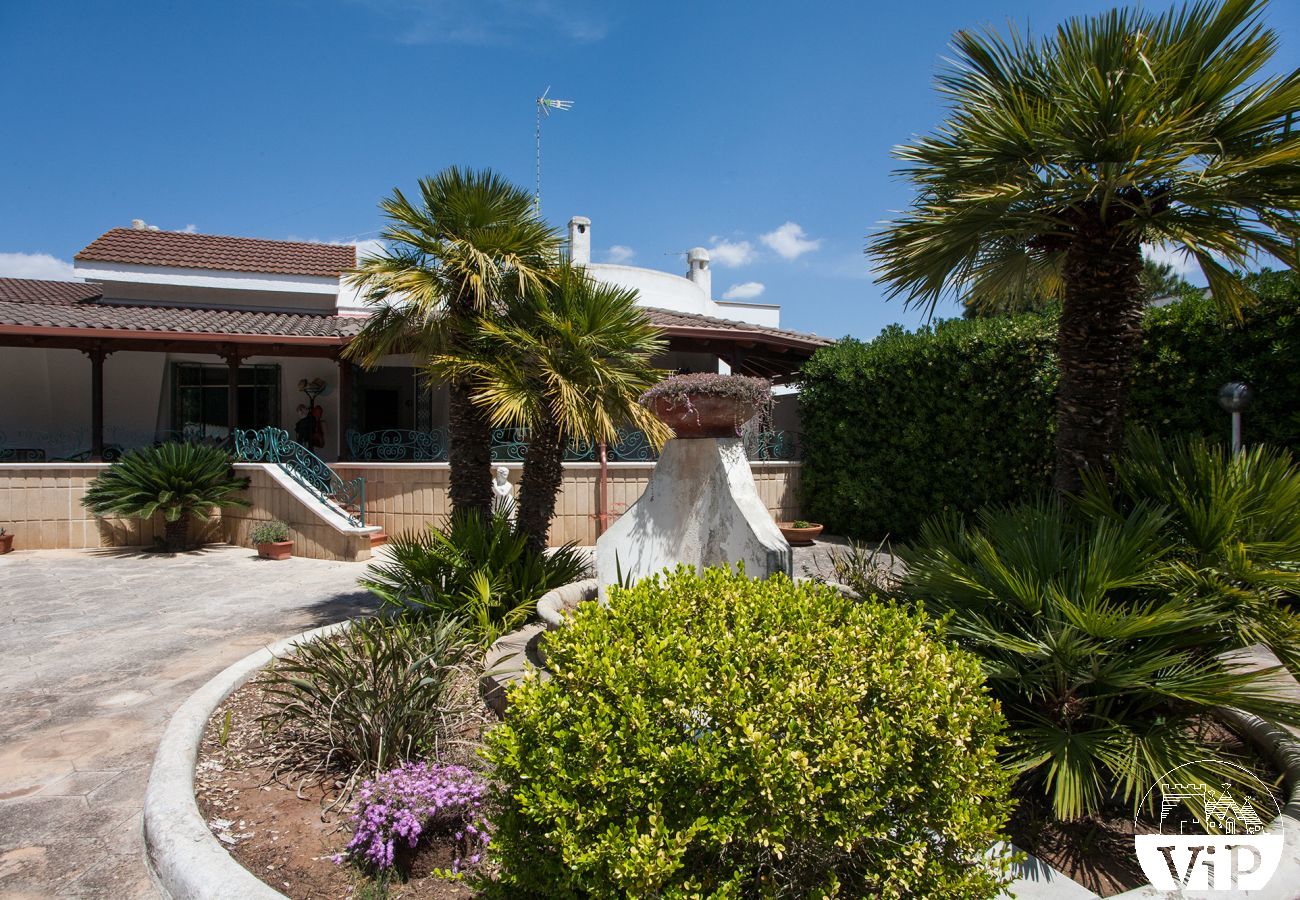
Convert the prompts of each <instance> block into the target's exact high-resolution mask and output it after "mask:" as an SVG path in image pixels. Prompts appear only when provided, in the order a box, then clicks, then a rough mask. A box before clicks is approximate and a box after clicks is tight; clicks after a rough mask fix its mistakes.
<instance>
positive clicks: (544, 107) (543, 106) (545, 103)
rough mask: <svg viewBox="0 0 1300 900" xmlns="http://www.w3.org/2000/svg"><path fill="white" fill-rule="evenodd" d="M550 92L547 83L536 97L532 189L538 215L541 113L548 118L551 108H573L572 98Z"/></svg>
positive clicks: (540, 166) (540, 181)
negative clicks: (534, 172)
mask: <svg viewBox="0 0 1300 900" xmlns="http://www.w3.org/2000/svg"><path fill="white" fill-rule="evenodd" d="M550 93H551V86H550V85H549V84H548V85H547V86H546V90H544V91H542V96H540V97H538V98H537V187H536V188H535V189H534V191H533V209H534V211H535V212H536V213H537V214H538V215H541V213H542V115H543V114H545V115H546V118H548V119H549V118H550V117H551V110H553V109H559V110H566V109H573V101H572V100H556V99H554V98H553V97H550V96H548V95H549V94H550Z"/></svg>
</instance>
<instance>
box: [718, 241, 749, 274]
mask: <svg viewBox="0 0 1300 900" xmlns="http://www.w3.org/2000/svg"><path fill="white" fill-rule="evenodd" d="M711 240H712V241H713V246H712V247H710V248H709V258H711V259H712V260H713V261H714V262H715V263H717V264H718V265H720V266H723V267H725V268H728V269H734V268H736V267H737V266H743V265H745V264H746V263H751V262H753V261H754V257H755V255H756V254H755V253H754V245H753V244H751V243H750V242H749V241H726V240H719V239H718V238H717V237H716V236H715V237H713V238H711Z"/></svg>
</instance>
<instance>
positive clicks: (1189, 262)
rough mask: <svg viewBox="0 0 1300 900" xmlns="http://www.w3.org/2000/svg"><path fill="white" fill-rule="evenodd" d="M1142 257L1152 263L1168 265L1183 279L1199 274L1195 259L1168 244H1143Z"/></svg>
mask: <svg viewBox="0 0 1300 900" xmlns="http://www.w3.org/2000/svg"><path fill="white" fill-rule="evenodd" d="M1142 255H1143V256H1145V257H1146V258H1147V259H1149V260H1151V261H1152V262H1157V263H1168V264H1169V265H1171V266H1173V267H1174V271H1175V272H1177V273H1178V274H1179V275H1180V276H1182V277H1183V278H1190V277H1192V276H1194V275H1200V274H1201V267H1200V266H1198V265H1197V264H1196V260H1195V259H1193V258H1192V257H1191V256H1189V255H1188V254H1186V253H1184V252H1183V251H1181V250H1176V249H1174V248H1173V247H1171V246H1169V245H1168V244H1143V245H1142Z"/></svg>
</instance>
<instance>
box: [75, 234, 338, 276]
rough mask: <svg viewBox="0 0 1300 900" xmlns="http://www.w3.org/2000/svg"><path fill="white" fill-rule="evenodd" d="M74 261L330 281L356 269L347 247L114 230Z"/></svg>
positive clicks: (97, 240)
mask: <svg viewBox="0 0 1300 900" xmlns="http://www.w3.org/2000/svg"><path fill="white" fill-rule="evenodd" d="M76 258H77V259H81V260H87V261H95V262H115V263H128V264H131V265H137V266H172V267H177V268H182V269H213V270H217V271H223V272H268V273H274V274H278V275H316V276H321V277H326V278H334V277H337V276H338V275H339V274H340V273H341V272H343V271H344V270H345V269H350V268H352V267H353V266H355V265H356V264H357V248H356V247H354V246H353V245H351V244H313V243H307V242H305V241H270V240H263V239H262V238H245V237H223V236H221V235H215V234H189V233H187V232H184V231H149V230H147V229H138V228H114V229H113V230H111V231H106V232H104V233H103V234H102V235H100V236H99V237H97V238H96V239H95V240H94V241H92V242H91V243H90V245H89V246H87V247H86V248H85V249H84V250H82V251H81V252H80V253H78V254H77V256H76Z"/></svg>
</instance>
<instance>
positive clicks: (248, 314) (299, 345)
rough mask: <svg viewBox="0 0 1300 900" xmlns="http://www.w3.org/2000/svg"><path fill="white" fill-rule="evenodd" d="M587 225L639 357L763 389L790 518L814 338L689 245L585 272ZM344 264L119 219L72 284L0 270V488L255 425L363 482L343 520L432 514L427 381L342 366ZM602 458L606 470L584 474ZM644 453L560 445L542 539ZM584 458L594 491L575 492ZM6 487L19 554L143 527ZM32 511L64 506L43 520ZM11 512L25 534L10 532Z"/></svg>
mask: <svg viewBox="0 0 1300 900" xmlns="http://www.w3.org/2000/svg"><path fill="white" fill-rule="evenodd" d="M591 234H592V232H591V222H590V220H589V219H587V218H585V217H574V218H573V219H571V220H570V222H569V225H568V237H569V252H570V254H571V257H572V259H573V261H574V262H575V263H577V264H580V265H583V266H586V267H587V269H588V271H589V272H590V273H591V274H592V275H593V276H594V277H595V278H598V279H600V280H602V281H606V282H610V283H614V284H618V285H621V286H626V287H630V288H635V289H637V290H638V292H639V294H640V301H639V302H640V303H641V304H642V305H643V306H644V307H646V309H647V311H648V313H649V315H650V317H651V319H652V320H653V321H654V322H655V323H656V324H657V325H658V326H659V327H660V328H662V330H663V332H664V334H665V336H666V338H667V342H668V350H667V352H666V353H665V354H664V355H663V356H662V358H660V359H658V360H656V364H657V365H659V366H661V367H663V368H665V369H670V370H674V371H677V372H715V371H716V372H737V373H741V374H750V375H761V376H763V377H766V378H770V379H771V380H772V381H773V382H774V383H776V384H777V385H778V387H777V389H776V394H777V398H776V403H775V404H774V407H773V414H772V416H771V420H770V421H769V422H764V423H761V424H760V425H759V427H757V428H755V429H754V430H753V431H752V432H751V433H749V434H747V443H748V445H749V449H750V455H751V457H753V458H754V459H755V460H757V461H760V464H759V465H760V469H761V468H762V466H763V465H768V464H769V463H770V468H771V469H772V473H771V474H772V475H773V477H777V476H778V475H779V478H778V481H779V484H777V485H775V486H773V487H772V488H771V490H772V491H774V493H773V494H772V495H771V505H772V506H773V509H774V512H778V511H779V512H781V513H782V514H784V515H791V514H793V513H794V512H795V510H794V506H793V504H794V500H793V495H794V487H793V485H794V478H795V477H797V476H796V474H795V473H797V468H798V464H797V462H796V461H795V459H796V458H797V455H798V444H799V442H798V432H799V420H798V407H797V393H796V390H797V388H796V387H794V386H793V385H791V382H792V381H793V380H795V379H796V378H797V374H798V371H799V367H800V366H801V365H802V363H803V362H804V361H805V360H807V359H808V357H809V356H811V355H812V353H813V352H814V351H816V350H817V349H818V348H819V347H822V346H825V345H826V344H829V343H830V341H828V340H826V339H824V338H820V337H817V336H815V335H809V334H803V333H799V332H795V331H790V330H787V329H782V328H781V327H780V312H781V310H780V307H779V306H772V305H766V304H755V303H738V302H729V301H724V300H715V299H714V298H713V296H712V290H711V276H712V272H711V270H710V259H709V253H708V251H707V250H705V249H703V248H698V247H697V248H695V249H693V250H691V251H689V253H688V254H687V262H688V270H687V272H686V273H685V275H677V274H673V273H669V272H663V271H658V270H653V269H646V268H638V267H633V266H626V265H614V264H607V263H594V262H592V261H591ZM356 262H357V248H356V247H355V246H353V245H350V244H323V243H308V242H298V241H278V240H264V239H257V238H244V237H225V236H216V235H207V234H193V233H187V232H174V231H160V230H158V229H156V228H154V227H152V226H148V225H146V224H145V223H144V222H142V221H140V220H136V221H135V222H134V223H133V224H132V226H131V227H129V228H115V229H112V230H110V231H108V232H105V233H104V234H102V235H100V236H99V237H98V238H96V239H95V240H93V241H91V242H90V244H88V245H87V246H86V247H85V248H84V249H82V250H81V251H80V252H78V253H77V254H76V257H75V260H74V269H75V273H76V275H77V276H78V277H79V278H80V279H82V280H80V281H70V282H61V281H36V280H27V279H13V278H0V384H3V385H4V386H5V401H4V404H3V407H2V409H0V465H3V468H2V469H0V482H4V483H8V484H11V485H13V484H17V482H16V481H14V479H17V478H20V477H21V478H23V479H24V480H23V481H22V484H24V485H27V486H28V487H30V486H31V485H32V484H33V482H32V480H31V479H32V477H34V473H35V471H37V470H42V471H43V470H49V471H51V472H57V473H59V474H56V475H53V476H52V477H55V478H56V479H62V480H65V481H67V482H68V484H69V485H75V482H76V479H75V478H74V477H73V475H75V473H76V472H77V471H78V470H77V469H74V468H69V467H70V466H73V465H75V464H79V463H87V464H93V463H99V462H109V461H112V460H113V459H116V458H117V457H119V456H120V455H121V454H122V453H123V452H125V451H126V450H128V449H130V448H132V447H139V446H148V445H150V444H154V443H157V442H161V441H165V440H169V439H172V440H175V439H182V440H188V441H205V442H211V443H222V444H228V443H230V442H231V441H230V439H231V432H232V429H237V430H240V431H249V430H257V429H265V428H268V427H270V428H279V429H283V430H284V431H286V432H288V433H289V435H290V436H291V437H294V438H296V439H297V440H298V442H299V443H301V444H303V445H304V446H305V447H307V448H309V449H310V450H311V453H312V454H313V455H314V457H316V458H318V461H319V462H321V463H322V467H321V468H322V470H323V468H324V466H325V465H328V466H329V467H331V471H332V473H333V474H328V473H327V474H325V475H324V476H323V477H324V478H327V479H332V478H335V477H337V478H339V479H342V480H344V481H351V480H353V479H358V478H361V479H364V480H366V481H367V482H368V494H367V495H366V497H367V502H368V511H369V516H366V515H361V516H359V517H358V516H356V515H355V512H356V511H352V513H353V515H351V516H350V519H351V522H350V524H351V525H352V526H360V525H367V526H374V525H377V526H379V527H382V528H384V529H386V530H388V531H390V532H391V531H393V530H394V529H400V528H405V527H411V526H414V525H418V524H421V523H422V522H425V521H431V520H433V519H435V518H437V517H439V516H441V515H442V514H444V513H445V512H446V509H447V504H446V498H445V487H446V464H445V460H446V452H447V446H448V439H449V435H448V429H447V422H448V412H447V391H446V387H445V385H437V384H429V383H427V379H426V378H425V376H424V374H423V372H422V370H421V369H419V368H417V367H416V366H414V365H413V360H412V359H410V358H409V357H401V356H394V357H391V358H389V359H386V360H385V361H384V363H383V364H382V365H380V366H379V367H377V368H375V369H373V370H369V371H366V370H362V369H361V368H359V367H357V366H355V365H353V364H352V363H350V362H348V361H347V360H345V359H343V357H342V351H343V350H344V348H345V347H346V346H347V344H348V342H349V341H350V340H351V339H352V338H353V337H354V336H355V335H356V334H357V333H358V331H359V330H360V329H361V327H362V326H363V325H364V323H365V321H366V316H367V315H368V311H367V308H366V306H365V304H364V303H363V302H362V300H361V299H360V298H359V297H358V296H357V293H356V291H355V290H353V289H352V288H351V287H350V286H348V285H347V284H346V283H344V280H343V279H342V277H341V276H342V275H343V273H345V272H346V271H347V270H349V269H351V268H352V267H354V266H355V265H356ZM494 442H495V446H494V457H495V458H496V459H498V460H499V461H501V462H503V463H507V464H509V463H511V462H516V463H517V462H518V461H519V460H521V459H522V454H523V453H524V452H525V448H526V441H525V436H524V435H522V434H520V433H518V432H517V431H515V430H513V429H500V430H498V431H497V432H496V433H495V434H494ZM601 449H603V450H604V451H605V452H604V453H603V454H601V453H600V452H599V451H600V450H601ZM602 456H603V458H604V459H605V461H607V462H608V463H609V464H611V465H613V466H615V469H614V470H612V471H613V474H611V470H610V469H609V468H608V467H607V466H605V465H600V464H599V460H600V459H601V458H602ZM654 456H655V454H654V452H653V449H652V448H651V447H649V446H648V444H647V443H646V441H645V439H644V436H643V435H641V434H639V433H638V432H631V431H629V432H626V433H624V434H623V435H622V437H621V439H620V441H619V442H618V443H617V444H616V445H611V446H609V447H608V448H596V447H580V446H574V447H572V448H571V449H570V453H569V459H570V465H569V469H570V470H571V471H570V473H569V477H568V478H566V483H565V496H564V497H563V498H562V502H561V510H560V516H559V518H558V519H557V523H556V529H555V531H554V536H555V539H556V540H561V541H566V540H577V541H579V542H583V543H590V542H591V541H593V540H594V539H595V537H596V536H597V535H598V534H599V533H600V531H602V530H603V529H604V527H606V526H607V525H608V524H609V522H610V521H611V520H612V519H613V518H615V517H616V516H617V514H618V512H619V511H620V506H621V505H622V504H626V503H630V502H631V501H632V500H634V499H635V497H636V496H637V495H638V494H639V490H640V487H642V486H643V485H644V483H645V479H646V478H647V477H648V471H649V469H650V468H651V467H652V466H653V463H654ZM14 464H23V465H22V467H21V468H18V467H17V466H16V465H14ZM620 465H622V466H625V467H627V468H625V469H619V468H617V467H618V466H620ZM51 467H53V468H51ZM596 467H598V472H599V474H598V475H597V476H593V477H595V480H596V481H598V482H599V484H594V483H592V484H587V483H584V484H582V485H581V486H580V485H579V483H578V482H582V481H584V479H585V481H586V482H590V481H591V478H590V477H588V476H587V470H589V469H595V468H596ZM69 473H73V475H70V474H69ZM91 474H92V475H93V472H92V473H91ZM515 475H516V477H517V472H516V473H515ZM620 478H626V479H627V480H628V482H627V485H626V490H624V489H623V488H620V487H619V486H618V484H619V480H620ZM68 479H71V480H68ZM575 479H576V481H575ZM761 480H762V479H761V478H760V481H761ZM60 483H62V481H61V482H60ZM430 485H433V487H430ZM70 490H73V491H75V490H76V488H75V486H72V487H70ZM624 495H626V496H625V498H623V497H624ZM18 496H20V495H19V494H17V493H14V494H12V495H10V497H11V499H10V502H8V503H6V504H5V505H6V506H10V507H14V508H12V509H4V510H0V519H2V520H4V521H6V522H10V523H14V524H16V525H18V527H19V529H20V530H22V531H23V532H24V539H23V544H24V546H27V547H79V546H98V544H99V543H100V542H107V543H119V542H123V541H126V542H131V541H132V540H141V541H143V540H145V539H146V538H147V537H148V536H149V535H148V530H147V529H144V530H142V531H133V532H132V535H134V537H132V536H129V535H128V536H124V535H122V534H117V535H113V536H109V535H106V534H105V533H104V527H103V523H94V522H93V521H92V520H89V519H87V518H86V517H85V516H84V514H82V513H81V512H80V510H79V509H76V508H75V507H77V503H76V502H75V501H76V499H77V498H76V497H70V498H68V499H60V500H58V501H55V502H54V503H53V504H51V503H49V502H45V501H41V502H40V503H36V501H35V500H34V499H33V498H31V497H29V496H28V495H27V494H23V495H21V496H22V497H23V503H22V504H20V503H18V502H16V501H15V500H14V499H13V498H15V497H18ZM620 498H623V499H620ZM33 504H35V505H36V506H39V507H41V509H46V508H58V509H61V510H65V511H67V510H70V511H68V512H66V513H64V514H58V515H54V514H48V513H45V512H41V511H40V509H33V508H32V507H33ZM23 505H25V506H27V507H28V508H27V509H22V508H19V507H21V506H23ZM280 512H281V513H283V512H284V510H280ZM29 521H30V522H34V523H35V524H36V527H35V531H34V532H33V529H32V528H31V527H26V526H24V525H23V523H24V522H29ZM228 537H229V535H228ZM323 555H331V554H328V553H324V552H323Z"/></svg>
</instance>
